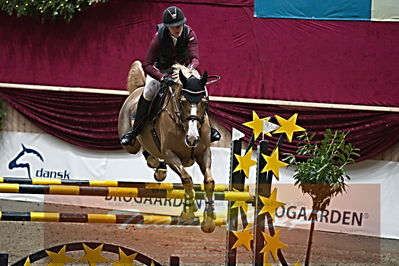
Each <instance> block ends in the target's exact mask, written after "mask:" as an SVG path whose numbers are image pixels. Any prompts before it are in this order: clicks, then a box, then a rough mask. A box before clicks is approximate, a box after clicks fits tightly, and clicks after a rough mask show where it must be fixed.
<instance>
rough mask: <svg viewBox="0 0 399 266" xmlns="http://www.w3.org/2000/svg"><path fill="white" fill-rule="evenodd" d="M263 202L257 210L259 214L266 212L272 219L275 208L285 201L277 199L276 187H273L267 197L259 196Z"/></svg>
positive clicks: (274, 214)
mask: <svg viewBox="0 0 399 266" xmlns="http://www.w3.org/2000/svg"><path fill="white" fill-rule="evenodd" d="M259 198H260V200H261V201H262V203H263V207H262V209H261V210H260V212H259V215H261V214H263V213H266V212H268V213H269V214H270V216H271V217H272V219H273V220H274V218H275V216H276V209H277V208H278V207H281V206H283V205H285V203H283V202H280V201H277V189H276V188H275V189H274V190H273V192H272V194H271V195H270V197H269V198H266V197H262V196H259Z"/></svg>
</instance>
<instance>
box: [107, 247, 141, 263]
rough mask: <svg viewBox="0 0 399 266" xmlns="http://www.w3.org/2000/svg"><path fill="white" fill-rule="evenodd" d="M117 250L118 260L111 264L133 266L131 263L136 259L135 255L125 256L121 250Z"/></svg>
mask: <svg viewBox="0 0 399 266" xmlns="http://www.w3.org/2000/svg"><path fill="white" fill-rule="evenodd" d="M118 249H119V260H118V261H115V262H113V263H111V264H112V265H115V266H133V265H134V264H133V261H134V260H135V259H136V256H137V253H134V254H132V255H129V256H127V255H126V253H125V252H123V250H122V249H121V248H118Z"/></svg>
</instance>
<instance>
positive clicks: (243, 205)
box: [231, 201, 248, 215]
mask: <svg viewBox="0 0 399 266" xmlns="http://www.w3.org/2000/svg"><path fill="white" fill-rule="evenodd" d="M240 207H241V210H242V211H243V212H244V214H245V215H247V212H248V204H247V203H246V202H245V201H236V202H234V204H233V206H231V208H232V209H234V208H240Z"/></svg>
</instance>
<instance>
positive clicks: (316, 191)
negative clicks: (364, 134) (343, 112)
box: [286, 129, 359, 265]
mask: <svg viewBox="0 0 399 266" xmlns="http://www.w3.org/2000/svg"><path fill="white" fill-rule="evenodd" d="M348 133H349V132H341V131H332V130H330V129H327V130H326V132H325V133H324V134H323V138H322V139H321V140H320V141H314V137H315V134H313V135H309V134H307V133H306V132H305V133H304V134H302V135H300V136H299V137H298V139H299V140H300V142H299V144H298V149H297V153H298V154H297V157H295V156H294V155H292V154H289V155H288V156H287V158H286V161H288V162H289V163H290V165H293V166H295V167H296V169H295V174H294V179H295V185H296V186H298V187H299V188H300V189H301V190H302V192H303V193H304V194H305V193H306V194H308V195H310V197H311V198H312V214H311V216H310V220H311V227H310V233H309V241H308V247H307V252H306V259H305V265H309V263H310V253H311V247H312V239H313V231H314V228H315V221H316V219H317V212H319V211H321V212H322V211H324V210H325V209H326V207H327V206H328V205H329V204H330V201H331V198H332V197H333V196H337V195H339V194H342V193H343V192H344V191H345V186H346V184H345V180H346V179H350V177H349V176H348V175H347V173H346V171H345V169H344V167H345V166H346V165H348V164H351V163H354V162H355V160H354V157H358V156H359V154H358V153H357V152H358V150H359V149H357V148H355V147H354V146H352V145H351V144H350V143H346V142H345V138H346V136H347V135H348Z"/></svg>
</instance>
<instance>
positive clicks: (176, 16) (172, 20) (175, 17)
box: [162, 6, 186, 27]
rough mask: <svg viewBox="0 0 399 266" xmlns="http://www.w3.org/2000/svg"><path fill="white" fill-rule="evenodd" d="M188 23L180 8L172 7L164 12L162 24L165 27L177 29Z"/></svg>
mask: <svg viewBox="0 0 399 266" xmlns="http://www.w3.org/2000/svg"><path fill="white" fill-rule="evenodd" d="M185 22H186V17H185V16H184V14H183V11H181V9H180V8H178V7H176V6H170V7H168V8H167V9H165V11H164V12H163V15H162V23H163V25H164V26H165V27H176V26H180V25H183V24H184V23H185Z"/></svg>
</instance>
